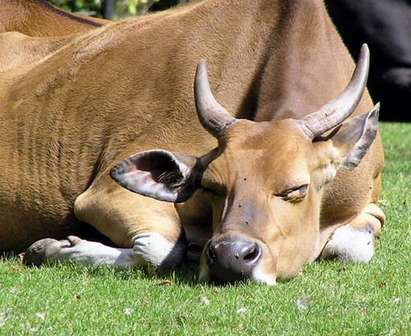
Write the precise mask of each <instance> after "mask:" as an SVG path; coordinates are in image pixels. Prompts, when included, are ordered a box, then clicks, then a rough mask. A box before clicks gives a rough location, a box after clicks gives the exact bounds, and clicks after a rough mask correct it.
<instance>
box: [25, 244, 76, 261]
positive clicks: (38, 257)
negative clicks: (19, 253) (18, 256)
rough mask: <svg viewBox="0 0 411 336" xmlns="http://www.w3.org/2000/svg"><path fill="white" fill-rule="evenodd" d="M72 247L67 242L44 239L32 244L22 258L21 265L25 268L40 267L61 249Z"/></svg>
mask: <svg viewBox="0 0 411 336" xmlns="http://www.w3.org/2000/svg"><path fill="white" fill-rule="evenodd" d="M71 245H72V243H71V241H69V240H61V241H59V240H55V239H51V238H46V239H42V240H38V241H36V242H35V243H33V244H32V245H31V246H30V247H29V248H28V249H27V251H26V252H25V253H24V256H23V264H24V265H27V266H40V265H42V264H44V263H45V262H46V261H47V260H49V259H52V257H53V256H54V255H56V254H57V253H58V252H59V251H60V250H61V248H63V247H70V246H71Z"/></svg>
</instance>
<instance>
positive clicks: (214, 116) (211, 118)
mask: <svg viewBox="0 0 411 336" xmlns="http://www.w3.org/2000/svg"><path fill="white" fill-rule="evenodd" d="M194 96H195V102H196V108H197V115H198V118H199V119H200V122H201V125H203V127H204V128H205V129H206V130H207V131H208V132H210V133H211V134H212V135H213V136H215V137H218V136H219V135H220V134H221V132H222V131H223V130H224V129H225V128H227V127H229V126H231V125H232V124H234V123H235V122H236V119H235V118H234V117H233V116H232V115H231V114H230V113H228V112H227V110H226V109H225V108H224V107H222V106H221V105H220V104H219V103H218V102H217V100H216V99H215V98H214V96H213V93H212V92H211V88H210V83H209V82H208V75H207V62H206V61H204V60H203V61H201V62H200V63H199V64H198V66H197V72H196V77H195V82H194Z"/></svg>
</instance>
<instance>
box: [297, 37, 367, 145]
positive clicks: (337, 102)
mask: <svg viewBox="0 0 411 336" xmlns="http://www.w3.org/2000/svg"><path fill="white" fill-rule="evenodd" d="M369 68H370V51H369V49H368V46H367V44H363V45H362V47H361V52H360V56H359V58H358V62H357V66H356V68H355V71H354V73H353V75H352V78H351V81H350V83H349V84H348V85H347V87H346V88H345V90H344V91H343V92H342V93H341V94H340V95H339V96H338V97H337V98H335V99H334V100H332V101H330V102H329V103H328V104H326V105H324V106H323V107H322V108H321V109H320V110H319V111H317V112H314V113H311V114H309V115H308V116H306V117H305V118H304V119H303V120H302V123H303V129H304V132H305V133H306V134H307V136H308V137H310V138H312V139H313V138H315V137H317V136H319V135H321V134H323V133H324V132H327V131H329V130H331V129H332V128H334V127H336V126H338V125H339V124H340V123H342V122H343V121H344V120H345V119H347V118H348V117H349V116H350V115H351V114H352V113H353V112H354V110H355V108H356V107H357V105H358V104H359V102H360V100H361V97H362V95H363V93H364V90H365V88H366V85H367V79H368V71H369Z"/></svg>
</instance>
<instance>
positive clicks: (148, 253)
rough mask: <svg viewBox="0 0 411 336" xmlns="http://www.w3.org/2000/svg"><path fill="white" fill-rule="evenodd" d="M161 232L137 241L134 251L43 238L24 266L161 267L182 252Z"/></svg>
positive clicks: (69, 239) (71, 238)
mask: <svg viewBox="0 0 411 336" xmlns="http://www.w3.org/2000/svg"><path fill="white" fill-rule="evenodd" d="M174 245H175V244H172V243H171V242H169V241H167V240H166V239H165V238H164V237H162V236H161V235H160V234H158V233H146V234H141V235H138V236H136V237H135V238H134V239H133V246H132V248H113V247H110V246H106V245H103V244H101V243H98V242H91V241H87V240H83V239H80V238H78V237H75V236H69V237H67V239H66V240H60V241H58V240H55V239H49V238H47V239H42V240H39V241H37V242H35V243H34V244H32V245H31V246H30V247H29V248H28V249H27V251H26V253H25V255H24V259H23V261H24V263H25V264H28V265H34V266H39V265H41V264H44V263H53V262H64V261H74V262H79V263H81V264H85V265H110V266H115V267H120V268H128V267H140V266H144V265H145V264H146V263H147V261H149V263H150V264H151V265H154V266H156V267H161V266H162V265H163V264H164V262H165V258H164V255H167V256H168V257H169V258H172V257H173V255H174V254H175V253H178V251H176V250H174V249H173V248H174Z"/></svg>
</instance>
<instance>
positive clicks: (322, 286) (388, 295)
mask: <svg viewBox="0 0 411 336" xmlns="http://www.w3.org/2000/svg"><path fill="white" fill-rule="evenodd" d="M382 136H383V141H384V144H385V150H386V170H385V175H384V188H383V195H382V207H383V208H384V211H385V213H386V215H387V218H388V220H387V224H386V226H385V227H384V230H383V234H382V236H381V239H379V241H378V243H377V256H376V258H375V259H374V260H373V261H372V262H371V263H370V264H369V265H360V264H342V263H338V262H320V263H313V264H312V265H309V266H307V267H306V268H305V269H304V272H303V274H302V275H300V276H299V277H297V278H295V279H294V280H292V281H290V282H288V283H282V284H279V285H277V286H275V287H266V286H260V285H256V284H248V283H247V284H242V285H237V286H227V287H215V286H209V285H200V284H197V283H196V282H195V281H194V278H195V271H194V269H193V267H191V268H190V267H187V268H186V269H184V270H180V271H178V272H177V273H176V274H174V275H171V276H168V277H166V279H168V280H169V281H165V280H164V278H159V277H150V276H147V275H145V274H144V273H143V272H140V271H137V270H133V271H115V270H113V269H109V268H85V267H80V266H76V265H60V266H55V267H48V268H40V269H30V268H26V267H23V266H21V264H20V263H19V261H17V260H16V259H8V260H3V261H1V262H0V298H1V300H0V335H30V334H35V335H81V334H84V335H139V334H141V335H148V334H161V335H205V334H215V335H246V334H249V335H315V334H322V335H411V274H410V271H411V225H410V223H411V124H410V125H404V124H383V125H382Z"/></svg>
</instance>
